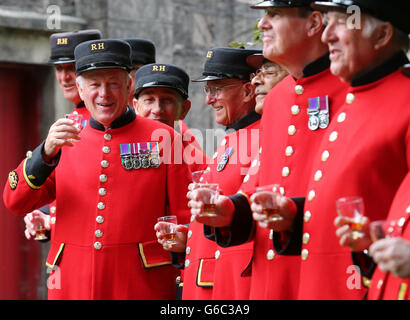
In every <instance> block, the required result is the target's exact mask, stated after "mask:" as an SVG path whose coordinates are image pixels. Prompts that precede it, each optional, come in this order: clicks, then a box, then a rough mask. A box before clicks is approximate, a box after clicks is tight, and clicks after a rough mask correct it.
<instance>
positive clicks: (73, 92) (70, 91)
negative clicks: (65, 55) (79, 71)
mask: <svg viewBox="0 0 410 320" xmlns="http://www.w3.org/2000/svg"><path fill="white" fill-rule="evenodd" d="M54 69H55V74H56V78H57V82H58V84H59V85H60V88H61V90H62V91H63V94H64V98H66V99H67V100H70V101H71V102H72V103H73V104H75V105H77V104H78V103H79V102H80V101H81V98H80V96H79V94H78V90H77V86H76V83H75V79H76V77H77V76H76V74H75V63H74V62H71V63H61V64H56V65H54Z"/></svg>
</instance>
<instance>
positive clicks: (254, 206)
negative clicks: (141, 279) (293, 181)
mask: <svg viewBox="0 0 410 320" xmlns="http://www.w3.org/2000/svg"><path fill="white" fill-rule="evenodd" d="M250 199H251V210H252V215H253V219H254V220H255V221H257V222H258V223H259V226H260V227H262V228H268V229H272V230H274V231H275V232H282V231H288V230H290V228H291V226H292V224H293V221H294V219H295V217H296V213H297V207H296V204H295V202H293V200H292V199H290V198H287V197H285V196H283V195H281V194H279V193H276V192H270V191H262V192H256V193H254V194H253V195H252V196H251V198H250Z"/></svg>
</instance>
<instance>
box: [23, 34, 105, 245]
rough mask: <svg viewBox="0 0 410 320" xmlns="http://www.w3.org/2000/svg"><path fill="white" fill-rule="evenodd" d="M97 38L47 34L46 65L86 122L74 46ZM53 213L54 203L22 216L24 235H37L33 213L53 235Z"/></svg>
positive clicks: (88, 114) (54, 218)
mask: <svg viewBox="0 0 410 320" xmlns="http://www.w3.org/2000/svg"><path fill="white" fill-rule="evenodd" d="M97 39H101V32H100V31H99V30H96V29H90V30H80V31H73V32H62V33H53V34H52V35H51V36H50V48H51V54H50V60H49V64H51V65H53V66H54V70H55V76H56V79H57V82H58V85H59V87H60V89H61V91H62V92H63V94H64V97H65V98H66V99H67V100H69V101H71V102H72V103H73V105H74V106H75V108H74V110H73V111H72V112H73V113H77V114H81V115H82V116H83V120H85V121H88V119H89V118H90V113H89V112H88V110H87V108H85V105H84V103H83V101H82V100H81V97H80V95H79V93H78V90H77V85H76V77H77V76H76V74H75V59H74V49H75V47H76V46H77V45H78V44H80V43H81V42H85V41H89V40H97ZM56 213H57V208H56V205H55V203H51V204H50V205H47V206H44V207H42V208H40V209H39V210H34V211H33V212H30V213H28V214H27V215H26V216H25V217H24V221H25V223H26V230H25V231H24V233H25V235H26V238H27V239H31V238H32V237H33V236H34V235H35V234H36V231H35V230H34V224H33V214H34V215H35V216H37V217H39V220H40V221H41V223H42V224H43V225H44V227H45V228H46V230H50V235H48V237H50V236H52V233H53V231H51V230H52V229H53V225H54V222H55V220H56ZM37 219H38V218H37Z"/></svg>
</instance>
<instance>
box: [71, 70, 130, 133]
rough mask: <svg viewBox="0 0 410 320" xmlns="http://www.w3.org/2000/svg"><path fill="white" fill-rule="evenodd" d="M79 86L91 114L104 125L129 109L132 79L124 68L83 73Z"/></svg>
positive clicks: (108, 125)
mask: <svg viewBox="0 0 410 320" xmlns="http://www.w3.org/2000/svg"><path fill="white" fill-rule="evenodd" d="M81 78H82V83H77V87H78V90H79V93H80V96H81V98H82V100H84V103H85V106H86V107H87V109H88V111H89V112H90V114H91V116H92V117H93V118H94V119H95V120H97V121H98V122H100V123H101V124H102V125H104V127H106V128H109V127H110V125H111V123H112V122H113V121H114V120H115V119H117V118H118V117H119V116H120V115H121V114H123V113H124V112H125V110H126V109H127V103H128V94H129V90H130V87H131V79H130V78H129V77H128V73H127V72H126V71H125V70H122V69H98V70H91V71H86V72H83V73H82V74H81Z"/></svg>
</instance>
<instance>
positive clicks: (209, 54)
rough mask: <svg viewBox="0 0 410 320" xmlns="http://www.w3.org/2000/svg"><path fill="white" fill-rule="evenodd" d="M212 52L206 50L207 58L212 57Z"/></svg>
mask: <svg viewBox="0 0 410 320" xmlns="http://www.w3.org/2000/svg"><path fill="white" fill-rule="evenodd" d="M213 54H214V53H213V52H212V51H208V53H207V54H206V57H207V58H208V59H210V58H212V56H213Z"/></svg>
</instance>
